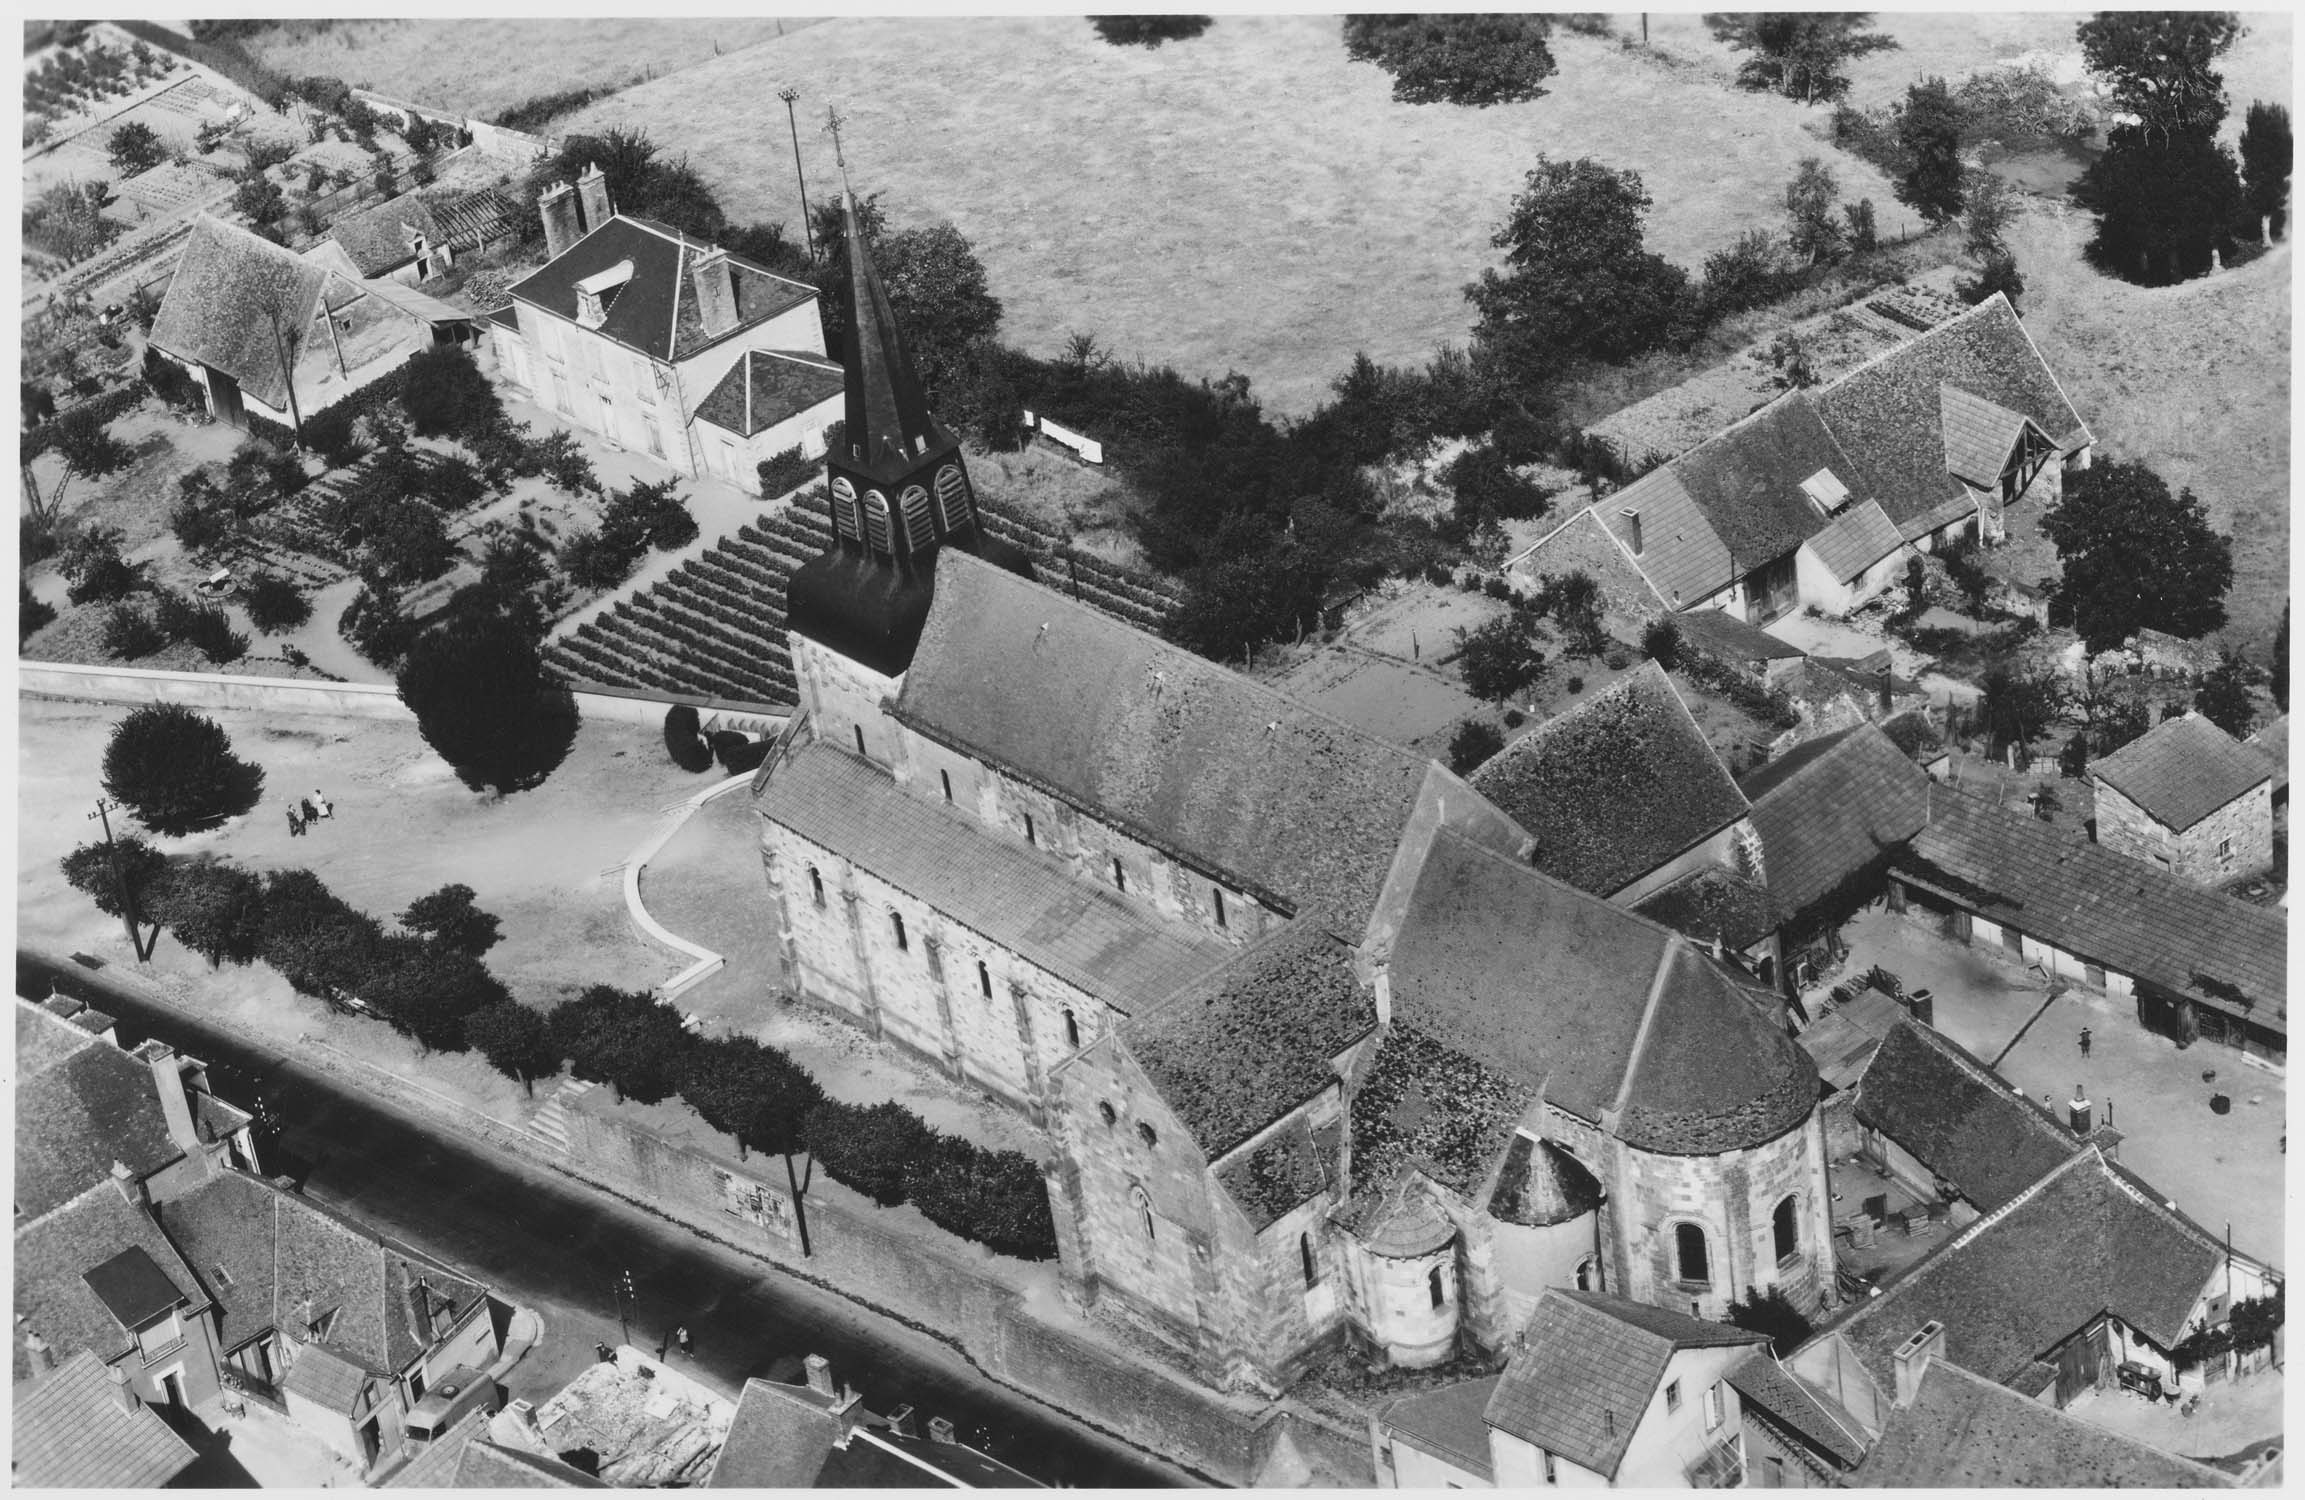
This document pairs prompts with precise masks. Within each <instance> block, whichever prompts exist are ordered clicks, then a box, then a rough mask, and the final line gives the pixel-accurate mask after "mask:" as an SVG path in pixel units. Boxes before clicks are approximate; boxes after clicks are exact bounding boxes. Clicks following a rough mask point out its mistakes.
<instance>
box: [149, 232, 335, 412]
mask: <svg viewBox="0 0 2305 1500" xmlns="http://www.w3.org/2000/svg"><path fill="white" fill-rule="evenodd" d="M329 275H330V273H329V272H328V271H327V270H326V269H324V268H323V267H321V266H319V265H317V264H315V263H313V262H311V261H307V260H304V259H301V258H299V257H298V256H296V255H295V254H293V253H292V252H290V251H288V250H285V249H283V248H282V247H280V246H278V245H275V244H273V243H272V242H271V241H269V240H264V239H259V238H258V237H257V236H255V235H253V234H250V233H249V232H248V231H247V230H245V229H242V228H240V227H239V226H237V225H233V224H226V223H224V222H222V221H221V220H218V219H212V218H210V217H209V216H207V215H206V214H202V215H201V216H200V217H199V218H198V219H196V220H194V221H193V225H192V233H191V235H190V236H189V237H188V238H187V239H186V240H185V242H184V255H183V258H182V259H180V260H179V261H177V263H176V274H175V275H174V276H172V277H171V278H170V279H169V282H168V290H167V292H166V293H165V294H163V296H162V297H161V299H160V312H159V315H158V316H157V317H155V318H154V319H153V321H152V335H151V342H152V343H153V344H154V345H155V346H157V347H158V348H160V349H162V350H164V351H165V352H167V353H169V354H173V355H176V356H177V357H179V358H181V359H186V360H191V361H194V362H196V363H199V364H204V365H208V366H210V367H212V368H214V369H218V370H222V371H223V372H224V373H225V374H227V375H229V376H231V377H232V378H233V379H234V380H235V381H237V382H239V384H240V388H241V389H242V390H244V391H246V392H247V393H248V394H249V395H251V396H254V397H255V398H256V399H257V400H259V401H261V402H263V403H264V404H265V405H267V406H270V407H273V408H275V409H278V408H281V407H283V406H285V405H286V404H287V400H288V393H287V387H286V385H285V384H284V383H283V381H282V379H281V374H280V351H279V348H278V347H277V346H276V345H275V344H274V343H273V320H272V316H271V315H272V314H273V313H275V312H277V313H278V314H279V324H280V328H281V330H282V332H283V333H284V334H285V335H294V334H296V333H299V332H301V331H302V330H304V329H305V328H307V327H309V326H310V325H311V322H312V312H313V308H314V306H315V305H316V304H317V303H318V302H319V300H320V292H321V288H322V286H323V285H325V284H326V282H327V281H328V279H329Z"/></svg>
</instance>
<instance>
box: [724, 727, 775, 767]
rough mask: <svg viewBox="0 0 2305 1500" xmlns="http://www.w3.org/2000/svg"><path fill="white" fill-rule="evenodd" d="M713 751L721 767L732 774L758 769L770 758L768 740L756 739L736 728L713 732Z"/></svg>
mask: <svg viewBox="0 0 2305 1500" xmlns="http://www.w3.org/2000/svg"><path fill="white" fill-rule="evenodd" d="M712 753H713V756H714V758H715V759H717V760H718V761H719V762H720V766H721V769H722V770H724V771H726V772H728V774H729V775H731V776H740V775H742V774H744V773H745V772H747V771H757V770H759V769H760V763H761V762H762V761H763V760H766V759H767V758H768V741H766V740H755V739H754V738H752V736H750V735H748V734H741V733H739V732H737V731H736V730H734V729H716V730H714V731H713V732H712Z"/></svg>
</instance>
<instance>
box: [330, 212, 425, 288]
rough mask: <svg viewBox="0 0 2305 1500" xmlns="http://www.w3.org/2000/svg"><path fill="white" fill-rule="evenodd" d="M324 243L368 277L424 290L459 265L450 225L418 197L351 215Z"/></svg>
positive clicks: (345, 218)
mask: <svg viewBox="0 0 2305 1500" xmlns="http://www.w3.org/2000/svg"><path fill="white" fill-rule="evenodd" d="M322 238H323V239H324V240H326V241H330V242H333V243H334V244H336V245H338V246H339V247H341V248H342V249H343V250H344V252H345V254H346V255H348V256H350V257H351V260H352V264H353V266H354V267H355V268H356V269H357V270H358V271H359V273H360V274H361V275H362V276H364V277H369V278H372V279H376V280H385V281H396V282H399V283H400V284H401V285H403V286H419V285H421V284H423V283H424V282H427V281H430V280H432V279H433V278H434V277H436V276H440V275H444V274H446V272H447V271H448V269H449V267H451V266H453V265H455V264H456V251H455V249H454V247H453V246H451V245H450V243H449V233H448V230H447V228H446V226H445V225H443V224H442V223H441V221H440V218H439V216H437V215H436V214H434V213H433V211H432V205H431V203H430V202H428V201H427V200H426V199H425V198H424V197H423V196H422V195H420V194H416V193H409V194H405V195H403V196H401V197H398V198H387V199H385V200H384V201H383V202H382V203H377V204H372V205H370V206H369V207H367V208H364V209H361V210H359V211H358V212H357V213H351V214H347V215H345V216H344V217H343V218H341V219H338V220H337V221H336V222H335V223H333V224H331V225H329V226H328V233H327V234H326V235H324V236H322Z"/></svg>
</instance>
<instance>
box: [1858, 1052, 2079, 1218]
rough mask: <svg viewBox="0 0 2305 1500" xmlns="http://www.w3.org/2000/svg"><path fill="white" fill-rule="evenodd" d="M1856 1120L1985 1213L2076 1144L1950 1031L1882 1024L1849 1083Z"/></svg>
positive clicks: (2048, 1170)
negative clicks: (1853, 1087) (1860, 1071)
mask: <svg viewBox="0 0 2305 1500" xmlns="http://www.w3.org/2000/svg"><path fill="white" fill-rule="evenodd" d="M1857 1118H1858V1119H1860V1120H1862V1121H1864V1122H1865V1123H1866V1124H1867V1125H1870V1126H1872V1127H1873V1128H1874V1129H1875V1130H1878V1131H1880V1132H1881V1133H1882V1134H1883V1135H1885V1136H1887V1137H1889V1139H1891V1140H1893V1141H1895V1142H1896V1143H1897V1144H1898V1145H1900V1146H1902V1147H1904V1148H1905V1149H1906V1150H1907V1151H1910V1152H1911V1153H1912V1154H1913V1155H1914V1156H1915V1157H1917V1158H1918V1159H1919V1160H1920V1163H1921V1165H1923V1166H1924V1167H1927V1168H1928V1169H1929V1170H1930V1171H1932V1172H1934V1173H1936V1174H1937V1175H1938V1176H1939V1177H1942V1178H1944V1179H1946V1180H1947V1181H1949V1182H1951V1183H1952V1184H1953V1185H1954V1187H1956V1188H1958V1189H1959V1190H1960V1193H1961V1196H1962V1197H1964V1198H1966V1199H1968V1200H1969V1202H1970V1203H1971V1204H1973V1205H1975V1206H1976V1208H1977V1211H1978V1212H1980V1213H1991V1212H1992V1211H1993V1210H1994V1209H1996V1208H1999V1207H2000V1206H2001V1205H2002V1204H2004V1203H2006V1202H2008V1201H2009V1200H2010V1199H2011V1198H2014V1197H2016V1196H2017V1195H2018V1194H2019V1193H2021V1192H2023V1191H2024V1190H2025V1189H2027V1188H2029V1187H2031V1186H2032V1185H2033V1184H2034V1183H2036V1182H2039V1181H2040V1180H2041V1179H2042V1178H2043V1177H2045V1176H2047V1175H2048V1174H2049V1173H2051V1172H2053V1171H2055V1170H2056V1169H2057V1168H2058V1167H2060V1166H2062V1165H2064V1162H2065V1159H2066V1158H2067V1157H2070V1156H2072V1155H2074V1154H2075V1153H2076V1152H2078V1151H2080V1150H2082V1149H2083V1147H2082V1142H2081V1141H2080V1140H2079V1138H2077V1137H2076V1136H2075V1135H2074V1134H2073V1133H2072V1131H2070V1130H2068V1129H2066V1128H2064V1127H2062V1126H2060V1125H2058V1124H2057V1123H2056V1121H2054V1120H2052V1119H2051V1118H2050V1117H2049V1116H2048V1115H2046V1114H2044V1113H2043V1112H2042V1111H2041V1109H2040V1107H2039V1106H2038V1105H2036V1104H2034V1103H2033V1102H2032V1101H2031V1100H2029V1099H2027V1098H2026V1097H2025V1096H2024V1095H2023V1094H2022V1093H2013V1092H2012V1091H2011V1090H2010V1088H2009V1086H2008V1085H2007V1084H2005V1083H2003V1082H2001V1081H2000V1079H1998V1078H1996V1077H1995V1076H1994V1075H1993V1073H1992V1072H1991V1071H1990V1070H1989V1069H1987V1068H1986V1066H1985V1065H1984V1064H1983V1063H1981V1062H1979V1061H1977V1059H1975V1058H1974V1057H1971V1056H1970V1055H1969V1054H1968V1053H1967V1052H1965V1051H1963V1050H1962V1049H1961V1047H1960V1046H1959V1045H1958V1044H1957V1043H1955V1042H1954V1041H1953V1040H1952V1039H1951V1038H1950V1037H1947V1036H1945V1035H1944V1034H1943V1033H1941V1032H1939V1031H1937V1030H1935V1029H1934V1028H1933V1027H1928V1026H1923V1025H1921V1024H1919V1023H1918V1022H1915V1021H1911V1020H1907V1021H1902V1022H1900V1023H1898V1024H1897V1025H1896V1026H1894V1027H1892V1028H1891V1029H1890V1031H1889V1034H1888V1035H1887V1036H1886V1037H1884V1038H1883V1039H1882V1041H1881V1046H1880V1050H1879V1051H1877V1052H1876V1053H1874V1054H1873V1060H1872V1063H1871V1064H1870V1065H1869V1066H1867V1068H1866V1069H1865V1074H1864V1077H1863V1078H1862V1079H1861V1080H1860V1081H1859V1083H1858V1085H1857Z"/></svg>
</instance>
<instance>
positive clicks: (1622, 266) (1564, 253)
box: [1465, 156, 1689, 383]
mask: <svg viewBox="0 0 2305 1500" xmlns="http://www.w3.org/2000/svg"><path fill="white" fill-rule="evenodd" d="M1648 209H1649V195H1648V193H1647V192H1646V191H1644V190H1643V189H1642V187H1641V178H1640V174H1639V173H1637V172H1618V171H1613V170H1611V169H1610V168H1608V167H1605V166H1603V165H1602V164H1601V163H1599V162H1597V161H1594V160H1592V159H1591V158H1590V157H1586V158H1583V159H1580V160H1578V161H1573V162H1557V161H1552V160H1549V159H1548V158H1545V157H1543V156H1540V157H1538V158H1537V165H1536V166H1535V167H1533V168H1532V169H1530V172H1529V175H1528V181H1527V185H1526V187H1525V188H1524V189H1523V190H1522V192H1521V194H1520V195H1519V196H1518V197H1517V198H1515V199H1514V200H1513V206H1512V210H1511V212H1510V213H1509V214H1508V215H1507V217H1506V219H1505V222H1504V223H1503V224H1502V225H1501V226H1499V228H1498V229H1497V231H1496V233H1495V234H1494V235H1493V236H1492V237H1491V239H1490V243H1491V244H1493V245H1495V246H1496V247H1497V248H1498V249H1500V250H1502V251H1504V252H1505V270H1504V271H1503V272H1502V273H1500V272H1498V271H1496V270H1495V269H1490V270H1486V271H1483V272H1482V273H1481V279H1480V281H1479V282H1477V283H1475V284H1474V285H1472V286H1469V287H1467V288H1466V289H1465V295H1466V296H1467V297H1468V298H1470V299H1471V301H1472V303H1473V306H1474V309H1475V310H1476V311H1477V312H1478V313H1479V315H1480V323H1479V325H1478V327H1477V329H1476V330H1475V336H1476V337H1477V338H1478V339H1479V340H1480V341H1481V343H1483V344H1484V345H1486V346H1487V347H1488V349H1489V351H1490V353H1491V354H1492V355H1493V356H1494V357H1495V358H1497V359H1499V360H1500V361H1501V362H1502V364H1503V366H1504V367H1505V368H1506V369H1509V370H1510V371H1512V372H1513V373H1514V374H1515V375H1516V376H1518V377H1520V378H1521V379H1522V380H1524V381H1525V382H1529V383H1534V382H1535V381H1536V380H1537V379H1538V378H1539V377H1541V376H1545V375H1549V374H1551V373H1552V371H1553V370H1554V369H1555V368H1557V366H1559V365H1560V364H1561V363H1562V362H1564V361H1565V360H1568V359H1570V358H1574V357H1577V356H1585V357H1589V358H1593V359H1602V360H1622V359H1627V358H1630V357H1631V356H1633V355H1635V354H1639V353H1641V352H1643V351H1644V350H1647V349H1651V348H1654V347H1656V346H1657V345H1658V344H1660V343H1662V342H1664V341H1665V339H1666V338H1668V337H1669V336H1670V335H1671V333H1672V331H1673V328H1674V325H1675V323H1676V322H1677V320H1679V319H1680V318H1681V316H1682V314H1683V312H1684V310H1685V305H1686V302H1687V299H1688V282H1689V278H1688V274H1687V273H1686V272H1684V271H1682V270H1681V268H1680V267H1678V266H1676V265H1673V264H1672V263H1671V262H1670V261H1667V260H1665V259H1664V258H1663V257H1661V256H1657V255H1652V254H1650V253H1649V252H1648V251H1647V250H1645V249H1643V248H1642V238H1641V236H1642V218H1643V216H1644V215H1645V214H1646V213H1647V212H1648Z"/></svg>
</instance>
